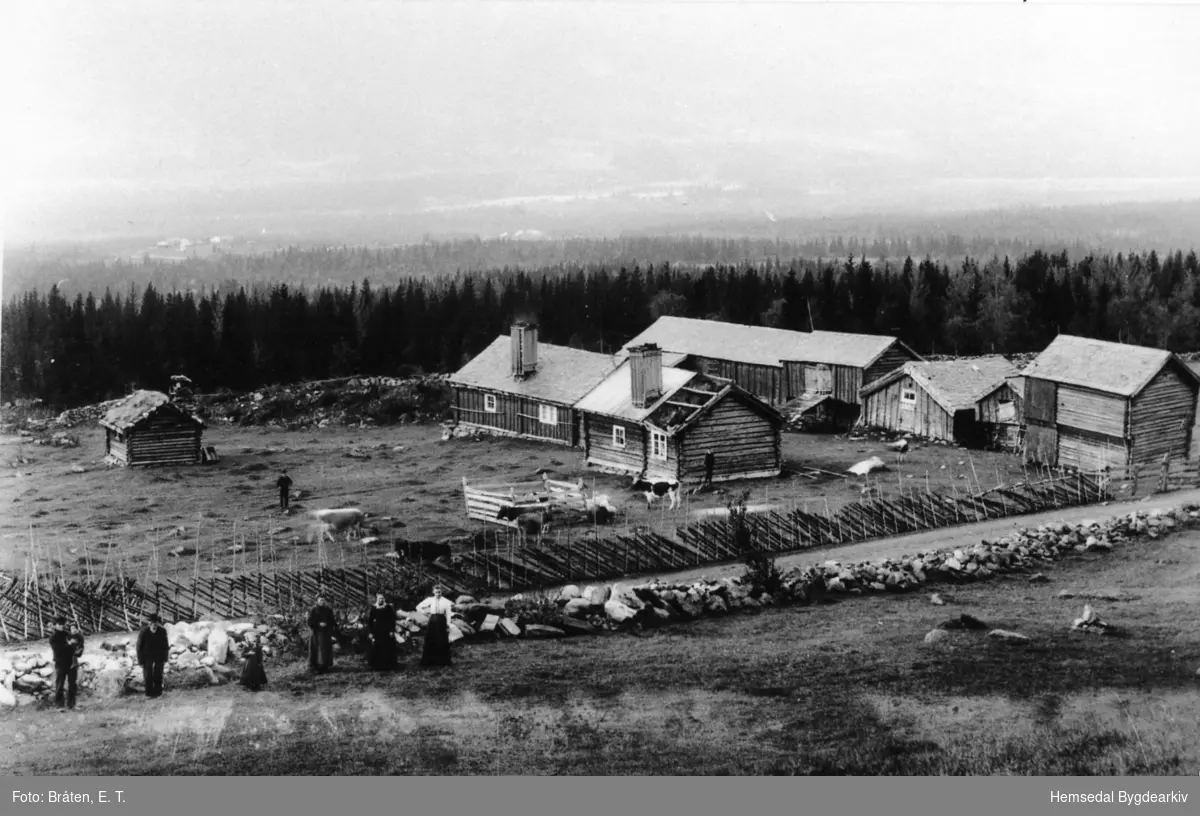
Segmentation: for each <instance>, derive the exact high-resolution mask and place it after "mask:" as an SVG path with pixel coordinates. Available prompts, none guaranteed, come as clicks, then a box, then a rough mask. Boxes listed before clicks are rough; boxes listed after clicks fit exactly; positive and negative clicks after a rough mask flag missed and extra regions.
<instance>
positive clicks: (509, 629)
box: [498, 618, 521, 637]
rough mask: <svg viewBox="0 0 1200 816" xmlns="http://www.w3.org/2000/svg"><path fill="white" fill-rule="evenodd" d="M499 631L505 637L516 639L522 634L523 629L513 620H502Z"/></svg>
mask: <svg viewBox="0 0 1200 816" xmlns="http://www.w3.org/2000/svg"><path fill="white" fill-rule="evenodd" d="M498 629H499V630H500V632H501V633H503V634H505V635H511V636H512V637H516V636H517V635H519V634H521V627H520V626H517V624H516V621H514V620H513V619H512V618H501V619H500V623H499V624H498Z"/></svg>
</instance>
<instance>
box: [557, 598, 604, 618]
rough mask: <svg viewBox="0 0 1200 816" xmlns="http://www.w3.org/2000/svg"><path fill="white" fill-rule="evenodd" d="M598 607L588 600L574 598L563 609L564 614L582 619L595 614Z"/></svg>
mask: <svg viewBox="0 0 1200 816" xmlns="http://www.w3.org/2000/svg"><path fill="white" fill-rule="evenodd" d="M595 611H596V605H595V604H593V603H592V602H591V601H590V600H588V599H587V598H572V599H571V600H569V601H567V604H566V606H564V607H563V614H564V615H567V616H569V617H572V618H582V617H585V616H587V615H591V614H593V613H595Z"/></svg>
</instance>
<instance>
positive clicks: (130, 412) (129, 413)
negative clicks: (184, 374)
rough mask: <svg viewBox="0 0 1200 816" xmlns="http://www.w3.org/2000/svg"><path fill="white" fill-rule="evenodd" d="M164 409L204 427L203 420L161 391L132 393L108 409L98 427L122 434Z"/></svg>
mask: <svg viewBox="0 0 1200 816" xmlns="http://www.w3.org/2000/svg"><path fill="white" fill-rule="evenodd" d="M164 407H165V408H166V409H167V410H170V411H174V412H176V413H178V414H179V415H181V416H183V417H186V418H187V419H189V420H191V421H192V422H195V423H196V424H197V425H199V426H201V427H204V421H203V420H201V419H200V418H198V417H195V416H193V415H192V414H190V413H188V412H187V411H185V410H184V409H182V408H180V407H179V406H178V405H176V404H175V403H173V402H171V398H170V397H168V396H167V395H166V394H164V393H162V392H161V391H134V392H133V393H132V394H130V395H129V396H128V397H126V398H125V399H123V400H121V401H120V402H119V403H117V404H116V405H114V406H113V407H112V408H109V409H108V412H107V413H106V414H105V415H104V416H103V418H101V420H100V425H101V426H103V427H105V428H108V429H110V430H113V431H121V432H124V431H127V430H129V429H130V428H132V427H133V426H134V425H137V424H138V423H139V422H141V421H142V420H144V419H147V418H148V417H149V416H150V415H151V414H153V413H154V412H156V411H158V410H159V409H160V408H164Z"/></svg>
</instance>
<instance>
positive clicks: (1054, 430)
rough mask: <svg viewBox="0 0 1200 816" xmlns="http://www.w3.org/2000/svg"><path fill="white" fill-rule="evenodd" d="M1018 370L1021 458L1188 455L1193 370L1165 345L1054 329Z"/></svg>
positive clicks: (1141, 459)
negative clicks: (1112, 340) (1094, 337)
mask: <svg viewBox="0 0 1200 816" xmlns="http://www.w3.org/2000/svg"><path fill="white" fill-rule="evenodd" d="M1022 374H1023V375H1024V377H1025V423H1026V424H1025V442H1024V445H1025V458H1026V460H1027V461H1031V462H1038V463H1042V464H1046V465H1051V466H1058V467H1075V468H1079V469H1080V470H1100V469H1102V468H1105V467H1115V468H1123V467H1127V466H1129V465H1140V464H1150V463H1153V464H1158V463H1160V462H1162V461H1163V459H1164V457H1168V458H1180V459H1183V458H1186V457H1187V456H1188V453H1189V446H1190V443H1191V441H1192V440H1191V436H1192V433H1193V426H1194V425H1195V422H1196V404H1197V395H1198V394H1200V374H1197V373H1196V372H1195V371H1193V370H1192V369H1191V368H1189V367H1188V366H1187V365H1186V364H1185V363H1184V362H1183V361H1182V360H1180V359H1179V358H1178V357H1177V356H1175V355H1174V354H1172V353H1171V352H1169V351H1163V350H1161V349H1153V348H1146V347H1144V346H1133V345H1127V344H1124V343H1110V342H1106V341H1103V340H1090V339H1087V338H1083V337H1073V336H1070V335H1059V336H1058V337H1057V338H1055V340H1054V342H1052V343H1051V344H1050V345H1049V346H1047V347H1046V350H1045V351H1043V352H1042V353H1041V354H1039V355H1038V356H1037V357H1036V358H1035V359H1034V360H1033V362H1031V363H1030V364H1029V365H1028V366H1027V367H1026V368H1025V370H1024V371H1023V372H1022Z"/></svg>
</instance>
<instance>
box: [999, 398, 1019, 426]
mask: <svg viewBox="0 0 1200 816" xmlns="http://www.w3.org/2000/svg"><path fill="white" fill-rule="evenodd" d="M999 419H1000V421H1001V422H1015V421H1016V419H1017V404H1016V403H1015V402H1012V401H1005V402H1001V403H1000V416H999Z"/></svg>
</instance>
